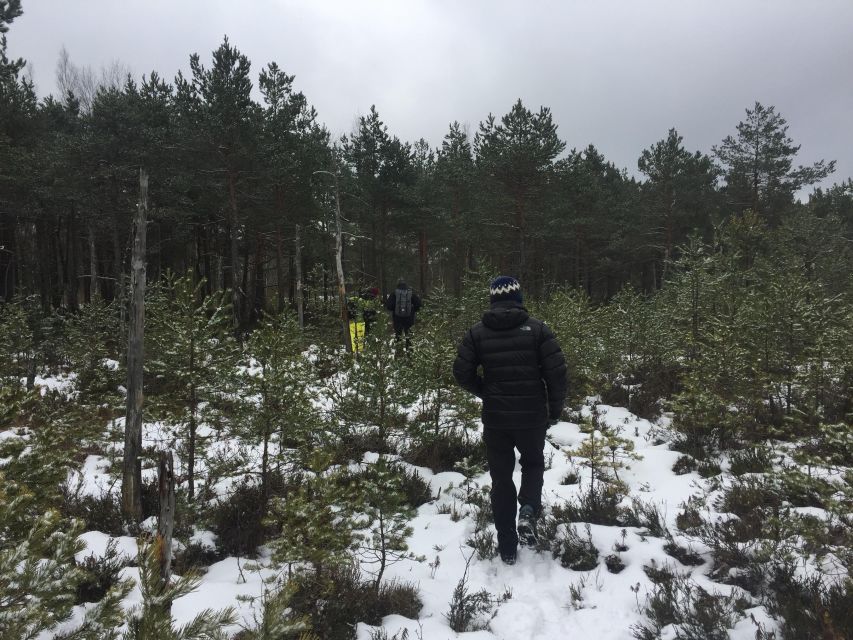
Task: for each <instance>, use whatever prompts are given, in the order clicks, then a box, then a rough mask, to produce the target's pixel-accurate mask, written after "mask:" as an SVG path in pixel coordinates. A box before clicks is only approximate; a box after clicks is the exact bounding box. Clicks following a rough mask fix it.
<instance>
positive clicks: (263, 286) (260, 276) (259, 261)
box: [252, 232, 267, 320]
mask: <svg viewBox="0 0 853 640" xmlns="http://www.w3.org/2000/svg"><path fill="white" fill-rule="evenodd" d="M254 289H255V296H254V304H253V306H252V309H253V312H254V314H253V317H252V319H253V320H257V319H258V318H260V317H261V316H262V315H263V314H264V313H265V312H266V309H267V277H266V245H265V243H264V236H263V235H261V233H260V232H256V233H255V286H254Z"/></svg>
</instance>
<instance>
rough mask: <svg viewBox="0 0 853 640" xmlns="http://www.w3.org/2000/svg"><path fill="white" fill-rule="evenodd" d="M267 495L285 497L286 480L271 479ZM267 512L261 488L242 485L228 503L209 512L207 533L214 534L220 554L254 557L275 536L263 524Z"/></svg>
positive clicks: (226, 500) (222, 503) (219, 503)
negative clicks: (208, 529) (208, 530)
mask: <svg viewBox="0 0 853 640" xmlns="http://www.w3.org/2000/svg"><path fill="white" fill-rule="evenodd" d="M269 483H270V495H271V496H281V495H285V494H286V493H287V491H288V489H289V487H288V484H287V483H286V481H285V479H284V478H283V477H281V476H275V475H271V476H270V478H269ZM266 517H267V510H266V508H265V505H264V502H263V495H262V492H261V486H260V484H257V483H254V482H242V483H241V484H238V485H237V486H236V487H235V488H234V490H233V492H232V493H231V495H229V496H228V498H227V499H225V500H222V501H220V502H217V503H215V504H214V505H213V506H212V507H211V508H210V511H209V515H208V519H209V522H210V529H211V531H213V533H215V534H216V538H217V545H218V549H219V551H220V552H221V553H222V554H224V555H226V556H228V555H238V556H253V555H254V554H255V553H256V552H257V549H258V547H259V546H260V545H262V544H263V543H264V542H266V541H267V540H269V539H270V538H271V537H273V536H274V535H276V533H277V530H276V526H275V525H274V524H272V523H270V522H267V521H266Z"/></svg>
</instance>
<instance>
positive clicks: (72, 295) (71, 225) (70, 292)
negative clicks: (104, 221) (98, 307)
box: [65, 207, 80, 311]
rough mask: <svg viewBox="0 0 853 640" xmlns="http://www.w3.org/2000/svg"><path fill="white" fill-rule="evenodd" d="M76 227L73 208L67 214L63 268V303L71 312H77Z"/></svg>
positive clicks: (77, 259) (77, 263)
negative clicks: (64, 266)
mask: <svg viewBox="0 0 853 640" xmlns="http://www.w3.org/2000/svg"><path fill="white" fill-rule="evenodd" d="M76 226H77V216H76V211H75V210H74V208H73V207H72V208H71V212H70V213H69V214H68V224H67V225H66V227H65V243H66V254H65V257H66V263H65V265H66V268H65V302H66V305H67V306H68V308H69V309H70V310H71V311H77V309H78V308H79V303H78V301H79V298H78V294H79V289H80V281H79V274H80V269H79V263H80V256H79V252H78V246H77V245H78V242H77V234H76V233H75V231H76Z"/></svg>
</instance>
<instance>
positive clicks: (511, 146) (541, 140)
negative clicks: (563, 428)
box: [474, 100, 566, 289]
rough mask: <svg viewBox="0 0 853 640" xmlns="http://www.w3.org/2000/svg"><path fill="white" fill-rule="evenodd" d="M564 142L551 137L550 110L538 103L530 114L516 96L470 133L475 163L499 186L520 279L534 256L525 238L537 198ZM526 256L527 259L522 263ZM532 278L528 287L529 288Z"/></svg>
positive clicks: (535, 218)
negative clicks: (505, 110)
mask: <svg viewBox="0 0 853 640" xmlns="http://www.w3.org/2000/svg"><path fill="white" fill-rule="evenodd" d="M565 147H566V144H565V143H564V142H563V141H562V140H560V139H559V137H558V136H557V125H556V124H554V121H553V118H552V116H551V111H550V109H548V108H547V107H540V109H539V111H538V113H533V112H532V111H530V110H529V109H527V108H526V107H525V106H524V105H523V104H522V102H521V100H518V101H517V102H516V103H515V104H514V105H513V106H512V109H510V111H509V113H507V114H506V115H505V116H503V117H502V118H501V121H500V123H498V122H497V121H496V119H495V117H494V116H493V115H491V114H489V117H488V118H486V120H485V122H481V123H480V128H479V131H478V132H477V135H476V136H475V138H474V151H475V154H476V158H477V166H478V168H479V169H480V170H481V171H482V172H483V173H484V175H488V176H493V177H494V180H496V181H497V183H498V185H500V187H501V188H502V189H503V195H504V197H505V200H504V205H503V208H504V210H505V211H506V213H507V214H509V215H508V216H507V217H508V218H509V219H510V221H511V226H512V228H513V229H514V231H515V233H514V234H513V238H512V243H513V245H512V249H511V250H510V253H511V254H512V256H513V268H514V269H515V270H516V271H517V273H518V275H519V278H520V279H521V281H522V282H525V281H527V278H526V276H527V274H528V270H529V269H530V268H531V267H532V266H533V264H532V261H531V260H530V259H531V258H532V259H534V260H535V256H536V255H537V254H536V252H535V250H532V249H534V248H535V245H533V246H529V245H531V240H532V239H533V237H532V236H533V235H534V234H535V233H536V230H537V229H538V228H540V225H539V224H538V222H539V220H540V216H539V215H537V214H539V213H540V210H539V207H538V206H537V198H538V197H539V196H540V192H541V190H542V188H543V186H544V185H545V183H546V181H547V179H548V175H549V173H550V172H551V170H552V169H553V162H554V160H555V159H556V157H557V156H558V155H559V154H560V153H561V152H562V151H563V149H565ZM529 261H531V264H528V262H529ZM532 285H533V282H530V284H528V286H529V287H530V288H531V289H533V286H532Z"/></svg>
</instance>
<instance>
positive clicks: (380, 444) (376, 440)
mask: <svg viewBox="0 0 853 640" xmlns="http://www.w3.org/2000/svg"><path fill="white" fill-rule="evenodd" d="M368 452H372V453H395V451H394V449H393V447H391V445H390V444H389V442H388V440H387V438H384V437H382V436H381V435H380V434H379V432H378V431H376V430H375V429H353V430H350V431H347V432H346V433H343V434H342V435H341V436H340V438H339V439H338V442H337V444H336V446H335V448H334V450H333V452H332V463H333V464H347V463H349V462H353V461H355V462H361V460H362V459H363V458H364V454H365V453H368Z"/></svg>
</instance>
